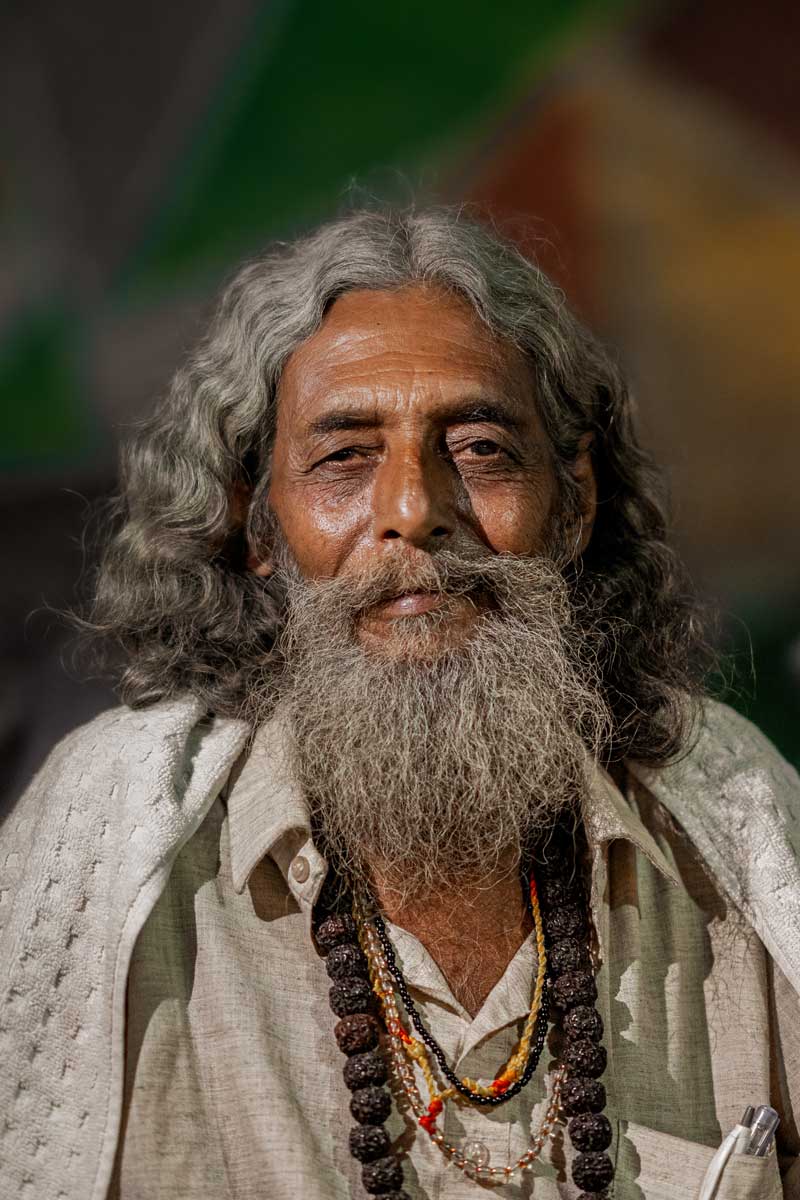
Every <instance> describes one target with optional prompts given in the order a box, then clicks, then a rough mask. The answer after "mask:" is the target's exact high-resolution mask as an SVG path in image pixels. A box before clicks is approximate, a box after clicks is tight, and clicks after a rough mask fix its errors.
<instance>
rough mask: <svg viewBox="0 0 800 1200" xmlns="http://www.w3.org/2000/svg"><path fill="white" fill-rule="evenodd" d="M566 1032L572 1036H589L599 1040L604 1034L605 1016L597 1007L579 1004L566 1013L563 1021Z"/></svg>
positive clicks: (594, 1040)
mask: <svg viewBox="0 0 800 1200" xmlns="http://www.w3.org/2000/svg"><path fill="white" fill-rule="evenodd" d="M562 1027H563V1030H564V1033H565V1035H566V1036H567V1037H570V1038H575V1039H577V1038H589V1039H590V1041H593V1042H599V1041H600V1039H601V1037H602V1036H603V1018H602V1017H601V1016H600V1013H599V1012H598V1011H597V1009H596V1008H590V1007H589V1005H588V1004H579V1005H578V1006H577V1007H576V1008H571V1009H570V1010H569V1012H568V1013H566V1014H565V1016H564V1020H563V1021H562Z"/></svg>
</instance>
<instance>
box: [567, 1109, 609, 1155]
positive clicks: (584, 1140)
mask: <svg viewBox="0 0 800 1200" xmlns="http://www.w3.org/2000/svg"><path fill="white" fill-rule="evenodd" d="M567 1130H568V1132H569V1140H570V1141H571V1142H572V1145H573V1146H574V1147H575V1149H576V1150H607V1149H608V1147H609V1146H610V1145H611V1122H610V1121H609V1119H608V1117H607V1116H605V1114H604V1113H580V1114H579V1115H578V1116H577V1117H573V1118H572V1119H571V1120H570V1123H569V1125H568V1126H567Z"/></svg>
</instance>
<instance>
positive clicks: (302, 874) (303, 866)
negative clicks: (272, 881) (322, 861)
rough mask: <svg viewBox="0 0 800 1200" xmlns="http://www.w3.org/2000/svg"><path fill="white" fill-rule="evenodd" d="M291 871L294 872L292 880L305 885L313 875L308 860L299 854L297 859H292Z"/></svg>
mask: <svg viewBox="0 0 800 1200" xmlns="http://www.w3.org/2000/svg"><path fill="white" fill-rule="evenodd" d="M289 870H290V871H291V872H292V879H294V880H295V882H296V883H305V881H306V880H307V879H308V877H309V875H310V874H311V867H310V866H309V865H308V859H307V858H306V857H305V856H304V855H302V854H298V855H297V858H293V859H292V865H291V866H290V867H289Z"/></svg>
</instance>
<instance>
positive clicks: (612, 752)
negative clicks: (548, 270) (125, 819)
mask: <svg viewBox="0 0 800 1200" xmlns="http://www.w3.org/2000/svg"><path fill="white" fill-rule="evenodd" d="M414 283H425V284H432V285H436V286H438V287H440V288H443V289H445V290H447V291H448V292H451V293H455V294H458V295H459V296H461V297H464V298H465V299H466V300H467V301H468V302H469V303H470V304H471V305H472V306H473V308H474V310H475V311H476V313H477V314H478V315H479V316H480V318H481V319H482V320H483V321H485V322H486V324H487V325H488V326H489V327H490V328H491V329H492V330H493V331H494V332H495V333H496V334H497V335H498V336H501V337H503V338H507V339H508V340H509V341H510V342H512V343H513V344H514V345H515V346H517V347H518V348H519V349H520V350H521V351H522V352H523V353H524V354H525V355H526V356H527V357H528V358H529V360H530V362H531V363H532V366H533V369H534V373H535V379H536V402H537V404H538V406H539V412H540V416H541V418H542V420H543V423H544V426H545V428H546V431H547V434H548V436H549V439H550V442H551V445H552V450H553V456H554V462H555V465H556V471H557V477H558V480H559V484H560V490H561V497H562V503H563V506H564V510H565V511H574V505H575V503H576V496H575V481H574V478H573V475H572V472H571V466H572V464H573V463H574V460H575V458H576V456H577V454H578V451H579V441H580V439H581V438H582V437H583V436H584V435H585V434H587V433H591V434H593V435H594V441H593V450H592V453H593V459H594V468H595V472H596V476H597V481H598V487H599V503H598V509H597V518H596V523H595V528H594V531H593V534H592V539H591V543H590V545H589V547H588V550H587V551H586V552H585V554H584V555H583V558H582V560H581V563H580V565H579V567H578V568H573V567H568V568H566V571H567V574H568V582H569V587H570V593H571V595H572V598H573V600H574V602H575V606H576V611H577V612H578V613H580V612H581V611H586V612H590V613H591V622H587V628H589V627H590V628H591V630H592V634H591V637H592V639H593V642H594V644H593V646H592V652H593V654H594V655H596V656H597V659H598V661H599V664H600V668H601V675H602V684H603V690H604V696H605V699H606V702H607V704H608V706H609V708H610V711H611V713H612V716H613V731H612V733H611V735H610V739H609V743H608V745H607V746H606V747H605V752H606V754H607V757H608V760H609V761H612V760H617V759H620V758H623V757H633V758H637V759H641V760H646V761H649V762H653V763H657V762H661V761H665V760H667V759H669V758H671V757H674V756H675V755H676V754H677V753H679V752H680V751H681V750H682V749H683V748H684V746H685V743H686V738H687V734H688V730H689V724H690V721H691V716H692V705H691V704H690V703H687V701H688V700H689V699H691V697H693V696H697V695H698V694H699V692H700V690H701V683H702V679H703V677H704V674H705V668H706V663H707V653H706V649H705V646H706V643H705V640H704V637H703V632H702V628H701V623H700V621H699V620H698V617H697V613H696V607H695V604H694V601H693V599H692V597H691V594H690V591H689V589H688V587H687V584H686V581H685V577H684V574H683V571H682V569H681V566H680V563H679V561H678V559H677V558H676V556H675V554H674V553H673V551H672V550H671V549H670V548H669V547H668V545H667V543H666V518H665V507H664V501H663V497H662V491H661V487H660V477H659V473H658V472H657V470H656V469H655V467H654V465H653V463H652V461H651V459H650V458H649V456H647V455H646V454H645V453H644V452H643V450H642V449H641V447H640V445H639V443H638V440H637V437H636V433H635V430H634V424H633V411H632V408H633V406H632V401H631V398H630V396H629V393H628V390H627V388H626V386H625V383H624V381H623V379H622V378H621V376H620V374H619V372H618V370H617V368H616V366H615V365H614V364H613V362H612V361H611V359H610V358H609V357H608V355H607V354H606V352H605V351H604V349H603V348H602V346H601V345H600V344H599V342H598V341H597V339H596V338H595V337H594V336H593V335H592V334H591V333H590V332H589V331H588V330H587V329H586V328H584V327H583V325H582V324H581V323H580V322H579V321H578V320H577V319H576V318H575V316H574V315H573V314H572V313H571V312H570V311H569V309H568V307H567V306H566V304H565V302H564V299H563V296H562V295H561V293H560V292H559V291H558V289H557V288H556V287H555V286H554V285H553V284H552V283H551V282H550V281H549V280H548V279H547V277H546V276H545V275H544V274H543V273H542V271H541V270H540V269H539V267H538V266H537V265H536V264H535V262H532V261H529V260H528V259H526V258H525V257H524V256H523V255H522V254H521V253H520V252H519V251H518V250H517V249H516V248H515V247H514V246H513V245H512V244H510V243H509V242H506V241H505V240H503V239H502V238H501V237H499V236H497V235H496V233H495V232H494V231H493V230H491V229H489V228H488V227H486V226H484V225H482V224H481V223H479V222H476V221H474V220H471V219H467V218H465V216H464V214H463V212H462V211H460V210H451V209H446V208H436V209H427V210H421V211H420V210H416V211H402V212H391V211H378V212H375V211H357V212H354V213H352V214H350V215H347V216H345V217H342V218H340V219H338V220H335V221H332V222H330V223H328V224H326V225H323V226H322V227H320V228H319V229H317V230H316V231H315V232H313V233H311V234H310V235H308V236H306V237H304V238H302V239H300V240H297V241H294V242H289V243H280V244H277V245H276V246H274V247H273V248H271V249H270V250H269V251H268V252H267V253H266V254H265V255H264V256H263V257H261V258H259V259H257V260H256V261H254V262H251V263H249V264H248V265H246V266H245V267H244V268H243V269H242V270H240V271H239V273H238V274H237V275H236V276H235V277H234V278H233V280H232V282H231V283H230V285H229V286H228V287H227V288H226V290H225V291H224V292H223V294H222V297H221V300H220V303H219V307H218V309H217V312H216V315H215V316H214V318H213V321H212V323H211V326H210V329H209V332H208V333H207V335H206V336H205V338H204V339H203V340H202V341H201V343H200V344H199V345H198V347H197V348H196V349H195V351H194V352H193V353H192V355H191V356H190V358H189V359H188V361H187V362H186V364H185V365H184V366H183V367H182V368H181V369H180V370H179V371H178V373H177V375H176V376H175V379H174V381H173V383H172V386H171V388H170V391H169V393H168V395H167V397H166V399H165V401H164V403H163V404H162V405H161V407H160V408H159V409H158V410H157V411H156V413H155V414H154V415H153V417H152V418H151V419H150V420H149V421H148V422H147V423H146V424H145V425H144V426H143V427H142V428H141V430H140V432H139V434H138V436H137V437H136V438H135V439H134V440H133V441H132V442H131V443H130V444H129V445H127V447H126V448H125V449H124V451H123V460H122V485H121V491H120V495H119V496H118V497H117V498H116V500H115V501H114V502H113V504H112V509H111V513H110V516H109V520H108V528H107V529H106V531H105V534H104V542H105V548H104V552H103V555H102V558H101V562H100V566H99V570H98V574H97V579H96V583H95V588H94V598H93V604H92V609H91V612H90V614H89V616H88V619H87V621H86V623H85V628H86V629H87V630H88V632H89V634H90V636H92V637H94V638H99V639H101V640H102V643H103V646H104V647H105V650H106V652H108V651H109V650H110V656H111V661H112V662H114V663H115V664H116V666H115V669H116V673H117V680H118V688H119V693H120V696H121V698H122V700H123V701H124V702H125V703H128V704H130V705H132V706H141V705H146V704H150V703H153V702H155V701H158V700H161V699H165V698H168V697H171V696H174V695H177V694H178V693H180V692H185V691H187V690H188V691H190V692H193V693H194V694H195V695H196V696H198V697H199V698H201V699H202V701H203V702H204V703H205V704H206V705H207V707H208V709H209V711H211V712H214V713H218V714H221V715H233V716H240V715H243V714H244V713H245V711H246V704H247V698H248V695H249V694H250V692H251V690H253V689H254V688H256V687H257V686H258V684H259V682H261V681H263V678H264V671H265V668H267V667H268V666H269V664H270V662H271V660H272V659H274V657H275V643H276V638H277V636H278V634H279V632H280V629H281V627H282V623H283V605H282V600H281V596H280V595H279V594H278V593H277V589H276V587H275V586H274V585H273V584H272V583H271V582H270V581H269V580H266V581H265V580H262V579H260V578H258V577H256V576H255V575H254V574H253V573H252V572H251V571H249V570H248V569H247V566H246V559H247V554H248V551H249V550H255V551H256V552H258V550H259V548H260V549H261V550H263V548H264V547H265V545H267V544H268V542H269V538H270V526H269V519H270V518H269V514H268V512H267V504H266V502H265V501H266V496H267V492H268V489H269V478H270V453H271V445H272V439H273V434H274V429H275V417H276V393H277V388H278V383H279V380H280V377H281V371H282V369H283V367H284V364H285V363H286V360H287V359H288V357H289V355H290V354H291V353H292V351H293V350H295V349H296V347H297V346H299V345H300V343H301V342H303V341H304V340H305V339H306V338H308V337H310V336H311V335H312V334H313V333H314V331H315V330H316V329H318V327H319V325H320V323H321V321H322V319H323V317H324V315H325V313H326V311H327V309H328V308H329V306H330V305H331V304H332V303H333V302H334V301H335V300H336V298H337V297H338V296H340V295H342V293H344V292H347V291H350V290H352V289H356V288H372V289H384V290H385V289H392V288H399V287H403V286H406V285H409V284H414ZM533 402H534V400H533V397H532V398H531V403H533ZM242 497H247V501H246V502H245V503H244V504H243V503H242V500H241V498H242Z"/></svg>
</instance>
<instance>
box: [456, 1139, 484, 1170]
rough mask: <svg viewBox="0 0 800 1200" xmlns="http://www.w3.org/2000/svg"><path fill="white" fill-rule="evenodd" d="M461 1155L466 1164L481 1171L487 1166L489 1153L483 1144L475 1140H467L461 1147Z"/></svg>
mask: <svg viewBox="0 0 800 1200" xmlns="http://www.w3.org/2000/svg"><path fill="white" fill-rule="evenodd" d="M461 1153H462V1155H463V1156H464V1158H465V1159H466V1161H467V1162H468V1163H471V1164H472V1165H473V1167H480V1168H481V1169H482V1170H483V1169H484V1168H486V1167H488V1165H489V1151H488V1149H487V1147H486V1146H484V1144H483V1142H479V1141H477V1139H475V1138H467V1140H466V1141H465V1142H463V1143H462V1145H461Z"/></svg>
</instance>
